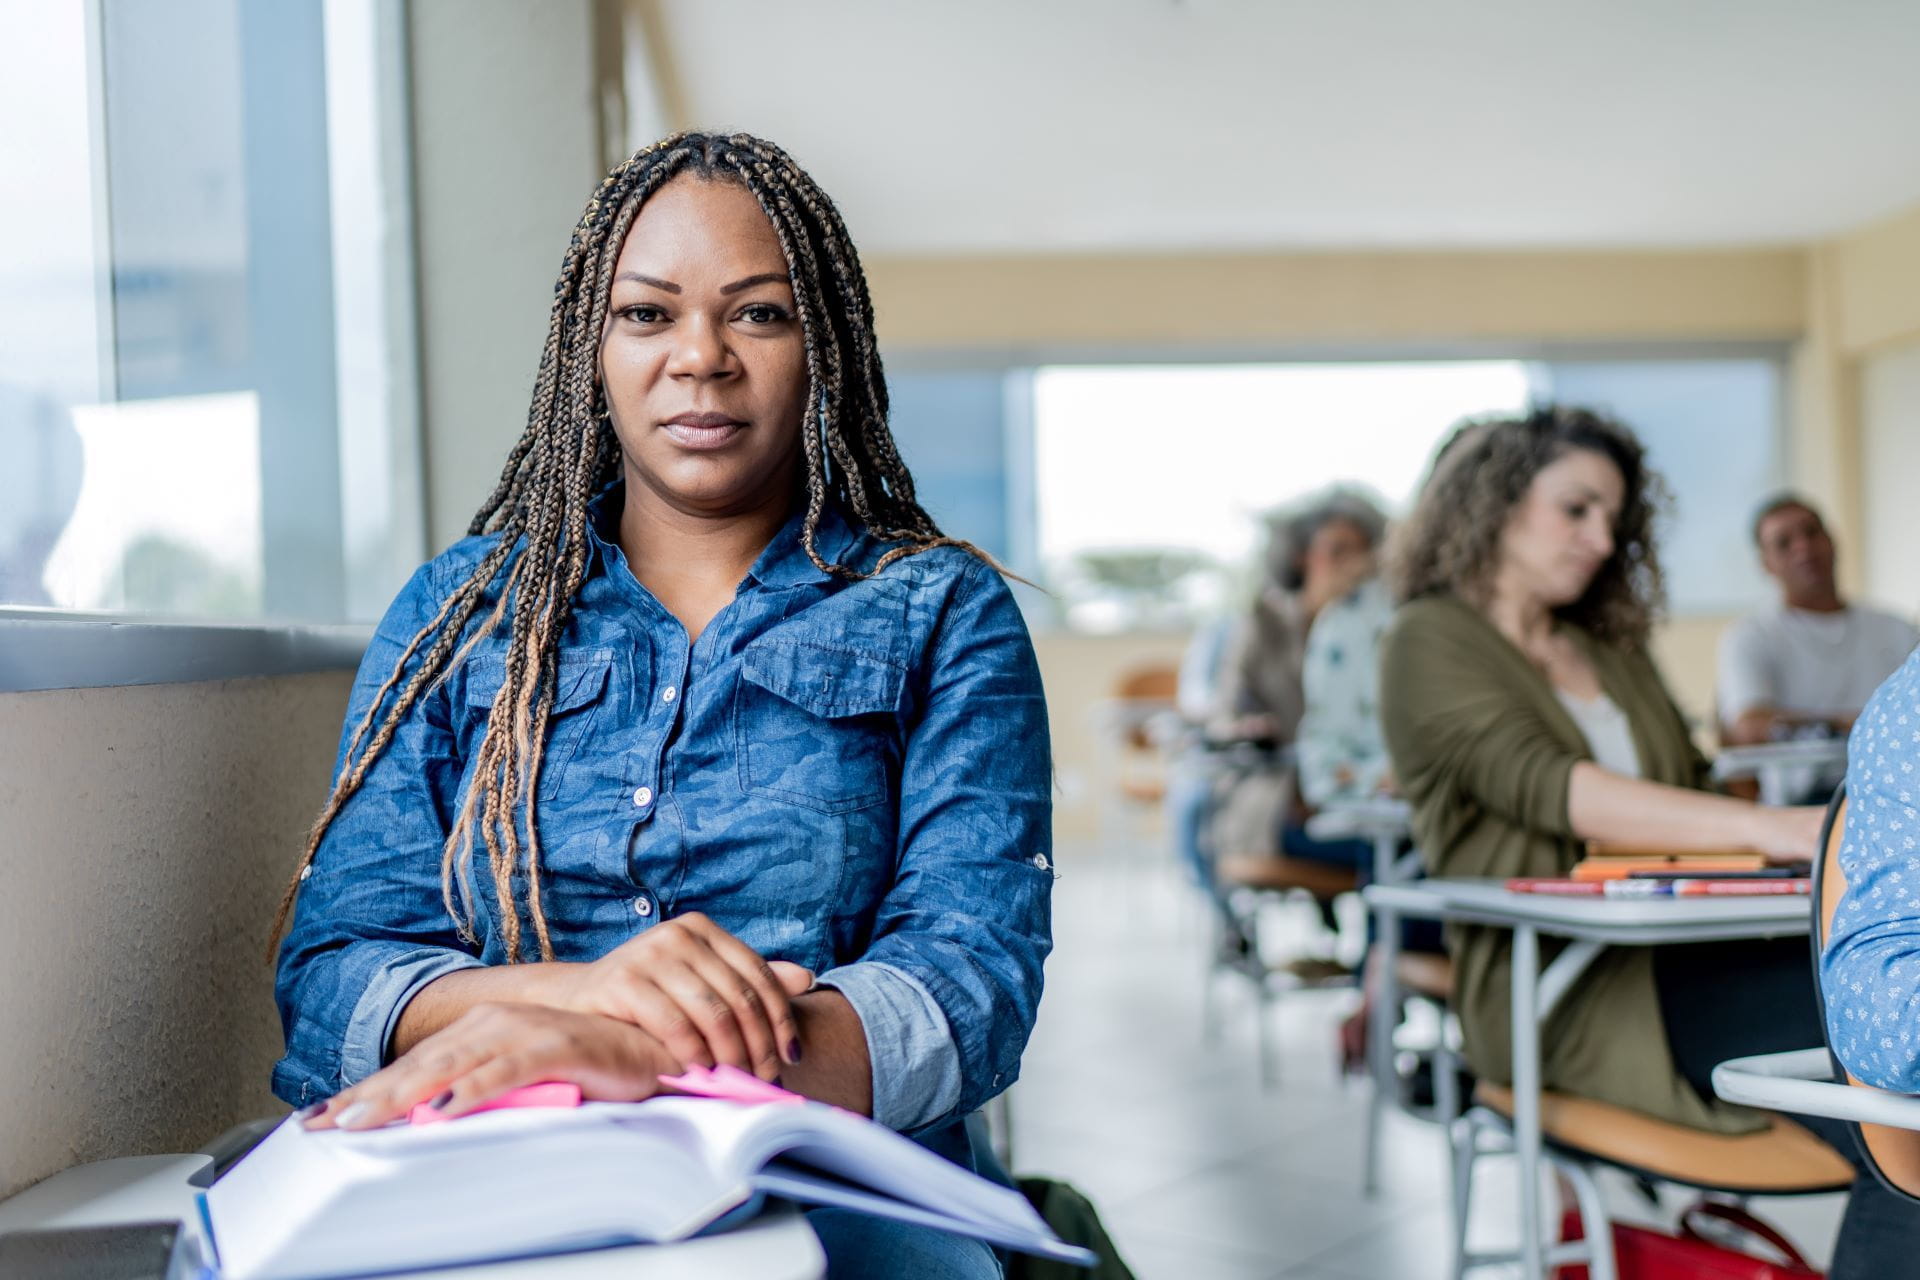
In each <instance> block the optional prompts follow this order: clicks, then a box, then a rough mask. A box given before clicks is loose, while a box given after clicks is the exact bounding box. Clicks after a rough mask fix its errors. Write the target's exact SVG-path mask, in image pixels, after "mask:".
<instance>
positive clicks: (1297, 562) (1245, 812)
mask: <svg viewBox="0 0 1920 1280" xmlns="http://www.w3.org/2000/svg"><path fill="white" fill-rule="evenodd" d="M1267 526H1268V540H1267V550H1266V555H1265V559H1264V563H1263V568H1264V571H1265V572H1264V581H1263V582H1262V583H1261V586H1260V591H1259V594H1258V596H1257V597H1256V598H1255V600H1254V603H1253V607H1252V608H1251V610H1249V612H1248V614H1247V616H1246V617H1245V618H1244V619H1243V620H1242V621H1241V624H1240V626H1239V627H1238V629H1237V631H1236V633H1235V635H1234V636H1233V638H1232V639H1231V640H1230V641H1229V642H1228V648H1227V652H1226V654H1225V657H1224V658H1223V660H1222V664H1221V672H1222V678H1221V680H1220V682H1219V685H1218V687H1217V689H1216V692H1215V697H1214V706H1213V713H1212V715H1211V717H1210V718H1209V725H1208V733H1209V737H1210V738H1212V739H1213V740H1214V741H1215V742H1235V741H1242V742H1259V743H1264V744H1268V745H1270V746H1272V747H1274V748H1276V754H1275V756H1274V758H1273V762H1272V764H1271V766H1270V767H1268V768H1265V769H1261V770H1248V771H1242V772H1240V773H1239V774H1238V775H1237V776H1234V777H1231V778H1229V779H1228V780H1227V781H1226V782H1225V783H1223V785H1222V788H1221V794H1220V796H1219V803H1218V808H1217V810H1216V814H1215V818H1214V822H1213V831H1212V841H1211V843H1212V844H1213V847H1214V849H1215V850H1216V851H1217V852H1220V853H1231V854H1263V855H1268V856H1271V855H1275V854H1278V853H1280V852H1282V851H1283V849H1282V846H1283V840H1284V839H1285V837H1286V836H1287V834H1288V833H1289V830H1290V829H1297V828H1298V825H1299V823H1300V822H1301V820H1302V819H1303V818H1304V816H1305V810H1304V807H1303V805H1302V802H1301V797H1300V794H1299V789H1298V785H1297V783H1298V779H1297V775H1296V771H1295V766H1294V762H1293V759H1292V753H1290V752H1286V751H1283V750H1279V749H1281V748H1286V747H1290V746H1292V745H1294V744H1295V742H1296V739H1297V737H1298V735H1299V730H1300V723H1301V719H1302V716H1303V715H1304V714H1305V713H1306V710H1307V695H1306V689H1305V687H1304V684H1303V679H1302V669H1303V666H1304V662H1305V657H1306V651H1307V638H1308V634H1309V632H1310V630H1311V629H1312V627H1313V625H1314V620H1315V619H1316V618H1317V617H1319V616H1320V615H1321V613H1322V612H1323V611H1324V610H1326V609H1327V608H1328V607H1329V606H1332V605H1334V604H1336V603H1337V602H1338V601H1341V600H1344V599H1346V598H1347V597H1348V596H1350V595H1352V594H1353V592H1354V591H1355V590H1356V589H1357V588H1358V587H1359V586H1360V585H1361V584H1362V583H1364V582H1366V581H1367V580H1368V579H1370V578H1372V577H1373V575H1374V571H1375V567H1376V552H1377V551H1378V548H1379V546H1380V543H1381V540H1382V537H1383V535H1384V533H1385V530H1386V518H1385V517H1384V516H1383V515H1382V514H1381V513H1380V508H1379V507H1378V506H1376V505H1375V504H1374V503H1373V501H1372V500H1371V499H1370V498H1368V497H1367V496H1366V495H1365V494H1363V493H1361V492H1360V491H1358V490H1357V489H1352V488H1347V487H1336V488H1333V489H1329V490H1327V491H1325V492H1322V493H1318V494H1313V495H1310V496H1308V497H1307V498H1304V499H1302V500H1300V501H1299V502H1297V503H1294V504H1292V505H1290V506H1288V507H1285V508H1282V509H1281V510H1279V511H1277V512H1275V513H1273V514H1272V515H1270V516H1269V517H1268V518H1267ZM1307 843H1310V842H1305V841H1304V840H1303V838H1302V837H1299V836H1296V837H1295V838H1294V839H1292V840H1286V846H1287V847H1286V848H1285V852H1288V853H1290V854H1294V855H1295V856H1301V857H1316V856H1319V855H1321V854H1326V855H1328V856H1327V857H1325V858H1323V859H1322V860H1331V861H1340V862H1345V861H1348V857H1347V851H1345V850H1344V849H1341V850H1333V849H1331V848H1329V849H1325V850H1320V849H1313V848H1308V847H1306V845H1307ZM1295 845H1299V846H1300V847H1298V848H1296V847H1294V846H1295Z"/></svg>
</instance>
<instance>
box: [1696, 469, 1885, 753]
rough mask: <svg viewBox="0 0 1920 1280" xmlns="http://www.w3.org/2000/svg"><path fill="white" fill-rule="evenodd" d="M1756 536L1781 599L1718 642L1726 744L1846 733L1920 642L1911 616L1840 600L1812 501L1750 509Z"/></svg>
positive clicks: (1792, 499)
mask: <svg viewBox="0 0 1920 1280" xmlns="http://www.w3.org/2000/svg"><path fill="white" fill-rule="evenodd" d="M1753 541H1754V544H1755V545H1756V546H1757V547H1758V548H1759V550H1760V564H1761V567H1762V568H1764V569H1765V570H1766V571H1767V576H1768V577H1770V578H1772V579H1773V580H1774V581H1775V582H1776V583H1778V584H1779V587H1780V601H1779V603H1778V604H1776V605H1774V606H1773V607H1772V608H1769V609H1767V610H1765V611H1764V612H1761V613H1756V614H1754V615H1752V616H1751V617H1747V618H1742V619H1741V620H1740V621H1739V622H1737V623H1735V624H1734V625H1733V626H1732V627H1731V628H1729V629H1728V631H1727V633H1726V635H1725V636H1724V637H1722V639H1721V642H1720V676H1719V688H1718V696H1717V701H1718V704H1719V705H1718V713H1719V716H1720V737H1721V741H1723V742H1725V743H1727V744H1729V745H1745V744H1749V743H1759V742H1773V741H1779V740H1781V739H1786V738H1795V737H1803V736H1806V737H1822V738H1825V737H1841V736H1844V735H1845V734H1846V733H1847V732H1848V731H1849V730H1850V729H1852V728H1853V721H1854V717H1855V716H1857V715H1859V714H1860V708H1861V707H1863V706H1865V705H1866V703H1867V699H1868V698H1869V697H1871V696H1873V691H1874V690H1875V689H1876V688H1878V687H1879V685H1880V682H1881V681H1883V680H1885V679H1886V678H1887V677H1888V676H1889V675H1891V674H1892V673H1893V672H1894V670H1895V669H1896V668H1898V667H1899V666H1900V664H1901V663H1902V662H1904V661H1905V660H1906V657H1907V655H1908V654H1909V653H1911V652H1913V647H1914V645H1915V644H1916V643H1920V631H1916V630H1915V629H1914V626H1913V624H1912V623H1911V622H1909V621H1908V620H1907V619H1905V618H1900V617H1896V616H1895V615H1893V614H1891V613H1886V612H1883V611H1882V610H1879V609H1872V608H1868V607H1866V606H1864V605H1858V604H1849V603H1848V602H1847V601H1845V600H1844V599H1842V598H1841V596H1840V590H1839V586H1838V585H1837V583H1836V582H1835V580H1834V551H1833V538H1832V536H1831V535H1830V534H1828V532H1827V526H1826V522H1825V521H1824V520H1822V519H1821V518H1820V513H1819V512H1818V511H1816V510H1814V508H1813V505H1812V504H1811V503H1809V502H1808V501H1807V500H1806V499H1804V498H1802V497H1799V496H1798V495H1796V494H1791V493H1781V494H1776V495H1774V496H1773V497H1771V498H1769V499H1767V501H1766V502H1764V503H1762V504H1761V506H1760V508H1759V510H1758V511H1757V512H1756V513H1755V515H1754V518H1753Z"/></svg>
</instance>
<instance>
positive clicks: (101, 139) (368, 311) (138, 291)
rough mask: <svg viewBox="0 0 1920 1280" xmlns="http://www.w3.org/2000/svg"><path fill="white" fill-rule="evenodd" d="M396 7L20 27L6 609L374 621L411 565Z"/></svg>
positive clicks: (10, 206) (20, 13) (7, 53)
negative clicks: (388, 69) (393, 37)
mask: <svg viewBox="0 0 1920 1280" xmlns="http://www.w3.org/2000/svg"><path fill="white" fill-rule="evenodd" d="M383 7H385V6H380V5H379V4H378V3H377V0H328V2H326V3H322V2H321V0H291V2H289V3H286V4H274V5H265V4H250V3H243V2H242V0H178V2H176V3H171V4H168V5H164V6H160V5H149V4H144V3H139V2H138V0H98V2H97V3H93V4H88V5H27V6H15V7H13V8H12V9H10V10H9V16H8V19H7V30H6V33H5V34H6V37H7V38H6V39H5V40H4V41H0V115H4V116H5V118H8V119H15V120H18V119H25V118H32V119H34V120H35V121H36V122H37V125H36V127H35V128H32V129H27V130H25V131H20V130H14V131H11V133H10V147H11V148H12V151H11V153H10V157H9V159H10V163H9V164H8V165H7V166H6V167H5V168H4V169H3V170H0V238H4V239H5V241H6V242H7V243H11V244H20V245H34V246H36V247H37V249H38V252H37V253H36V254H35V255H33V257H32V259H31V260H30V261H28V260H24V259H20V258H14V259H9V260H7V261H5V262H3V263H0V458H4V460H5V462H4V465H0V607H7V606H11V607H21V606H27V607H33V606H38V607H42V608H50V609H55V610H70V611H81V612H107V613H131V614H143V615H155V616H162V617H180V618H195V617H206V618H272V619H285V620H305V621H337V620H341V619H344V618H348V617H360V618H364V617H367V616H369V615H370V613H371V612H374V611H377V607H378V605H377V603H376V602H377V601H381V600H384V598H386V596H388V595H390V594H391V591H392V589H393V587H394V586H396V585H397V580H398V579H397V577H396V570H395V562H397V561H400V560H404V559H407V558H417V555H418V550H419V548H418V541H419V538H418V533H417V530H415V529H413V528H412V524H413V523H414V521H415V520H416V519H417V509H418V499H417V496H413V497H409V495H408V490H409V488H410V487H411V486H413V485H415V483H416V473H415V472H414V471H412V470H411V469H410V468H409V467H408V466H407V465H406V458H405V455H406V448H405V446H404V442H405V441H407V440H409V439H411V438H412V432H413V422H412V419H411V417H410V414H411V412H412V410H411V408H410V406H409V403H408V400H407V397H406V395H405V394H404V391H405V387H404V382H405V377H406V374H405V370H407V369H408V368H410V367H411V353H410V351H409V349H408V346H407V343H408V339H409V337H410V335H408V334H407V333H406V332H405V331H404V326H402V325H399V324H396V322H395V320H394V317H395V316H396V315H400V314H404V313H405V311H406V309H405V308H397V307H396V306H395V305H394V303H395V298H394V296H393V293H392V287H393V284H394V282H395V281H396V280H403V279H404V275H403V274H401V273H396V272H393V271H391V270H390V269H388V268H389V266H390V264H391V262H392V260H393V255H394V253H395V251H396V247H397V246H398V245H399V244H400V241H401V239H402V233H403V232H404V221H401V220H397V219H396V218H395V214H396V212H397V211H399V212H404V190H403V189H400V188H397V187H396V185H395V183H394V180H393V174H394V172H395V169H394V166H393V164H392V163H391V159H392V157H391V154H390V152H391V149H392V148H393V147H394V146H397V145H400V144H399V142H398V141H397V139H398V137H399V130H398V129H397V127H396V125H397V121H396V118H395V117H394V116H393V115H392V113H391V112H390V111H388V110H387V107H388V106H390V104H391V103H392V102H393V101H395V100H396V97H397V95H395V94H393V93H392V91H391V89H390V87H389V86H387V85H386V84H385V83H384V82H383V81H382V78H381V77H382V69H381V68H382V63H381V60H380V54H379V49H380V39H379V36H380V34H381V33H379V32H378V31H377V27H378V24H379V23H380V22H381V21H383V19H382V18H381V16H380V10H381V9H382V8H383ZM337 263H338V264H343V265H342V266H341V267H340V269H336V264H337ZM395 370H398V371H399V372H395ZM397 385H398V386H399V390H396V386H397ZM343 408H347V409H351V410H353V411H354V412H353V417H352V420H353V422H354V427H353V430H352V431H351V432H346V433H343V432H342V430H341V428H340V423H341V421H342V410H343ZM369 544H372V545H374V546H375V547H377V548H378V550H377V551H374V552H369V551H367V549H366V548H367V547H368V545H369Z"/></svg>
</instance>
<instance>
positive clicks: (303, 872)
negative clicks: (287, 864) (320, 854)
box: [300, 862, 313, 880]
mask: <svg viewBox="0 0 1920 1280" xmlns="http://www.w3.org/2000/svg"><path fill="white" fill-rule="evenodd" d="M300 878H301V879H302V880H311V879H312V878H313V864H312V863H311V862H309V863H308V864H307V865H306V866H304V867H302V868H300Z"/></svg>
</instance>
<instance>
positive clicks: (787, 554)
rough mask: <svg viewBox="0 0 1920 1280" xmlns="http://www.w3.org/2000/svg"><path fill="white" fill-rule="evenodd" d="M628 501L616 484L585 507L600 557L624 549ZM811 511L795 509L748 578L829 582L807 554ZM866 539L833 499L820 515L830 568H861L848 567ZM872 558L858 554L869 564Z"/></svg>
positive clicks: (819, 546) (772, 582) (769, 583)
mask: <svg viewBox="0 0 1920 1280" xmlns="http://www.w3.org/2000/svg"><path fill="white" fill-rule="evenodd" d="M625 501H626V485H625V481H622V480H615V481H614V482H613V483H612V484H610V485H608V486H607V487H606V488H604V489H602V490H601V491H600V492H599V493H597V494H595V495H594V497H593V500H592V501H591V502H589V503H588V504H587V523H588V528H589V529H591V530H592V534H593V540H594V541H595V542H596V543H597V544H598V545H599V550H600V552H601V554H602V555H605V554H606V553H607V552H609V551H613V552H618V551H619V549H620V512H621V509H622V506H623V504H624V503H625ZM806 521H807V512H806V507H805V505H804V504H801V505H800V506H799V507H797V508H796V509H795V511H794V513H793V515H791V516H790V517H788V519H787V522H786V524H784V525H782V526H781V527H780V531H779V532H778V533H776V534H774V535H773V540H772V541H771V542H769V543H767V546H766V549H765V550H764V551H762V552H761V553H760V556H759V558H758V559H756V560H755V561H754V562H753V567H752V568H751V569H749V570H747V576H748V577H749V578H751V579H753V581H755V582H757V583H759V584H760V585H761V586H763V587H798V586H805V585H807V584H809V583H819V582H827V581H830V580H831V579H832V577H833V575H832V574H829V573H824V572H822V571H821V570H820V567H819V566H818V565H816V564H814V562H813V560H812V558H811V557H809V556H808V555H807V548H806V543H805V538H804V534H805V528H806ZM865 540H866V539H865V537H864V534H863V532H862V531H861V530H860V529H859V528H858V527H856V526H855V525H853V524H852V523H851V522H850V521H848V520H847V518H846V517H845V516H843V515H841V514H840V509H839V507H838V506H837V505H836V504H835V503H833V502H832V501H829V502H827V503H826V505H825V506H823V507H822V508H821V511H820V524H819V527H818V528H816V529H815V530H814V533H813V546H814V550H816V551H818V552H819V553H820V558H821V559H822V560H825V561H826V562H827V563H828V564H847V565H848V567H850V568H860V567H863V566H862V565H860V564H853V563H849V561H850V559H852V558H854V555H855V553H856V552H857V551H860V550H862V548H861V547H860V544H861V543H862V542H864V541H865ZM867 558H868V557H866V556H859V557H858V559H861V560H865V559H867Z"/></svg>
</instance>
